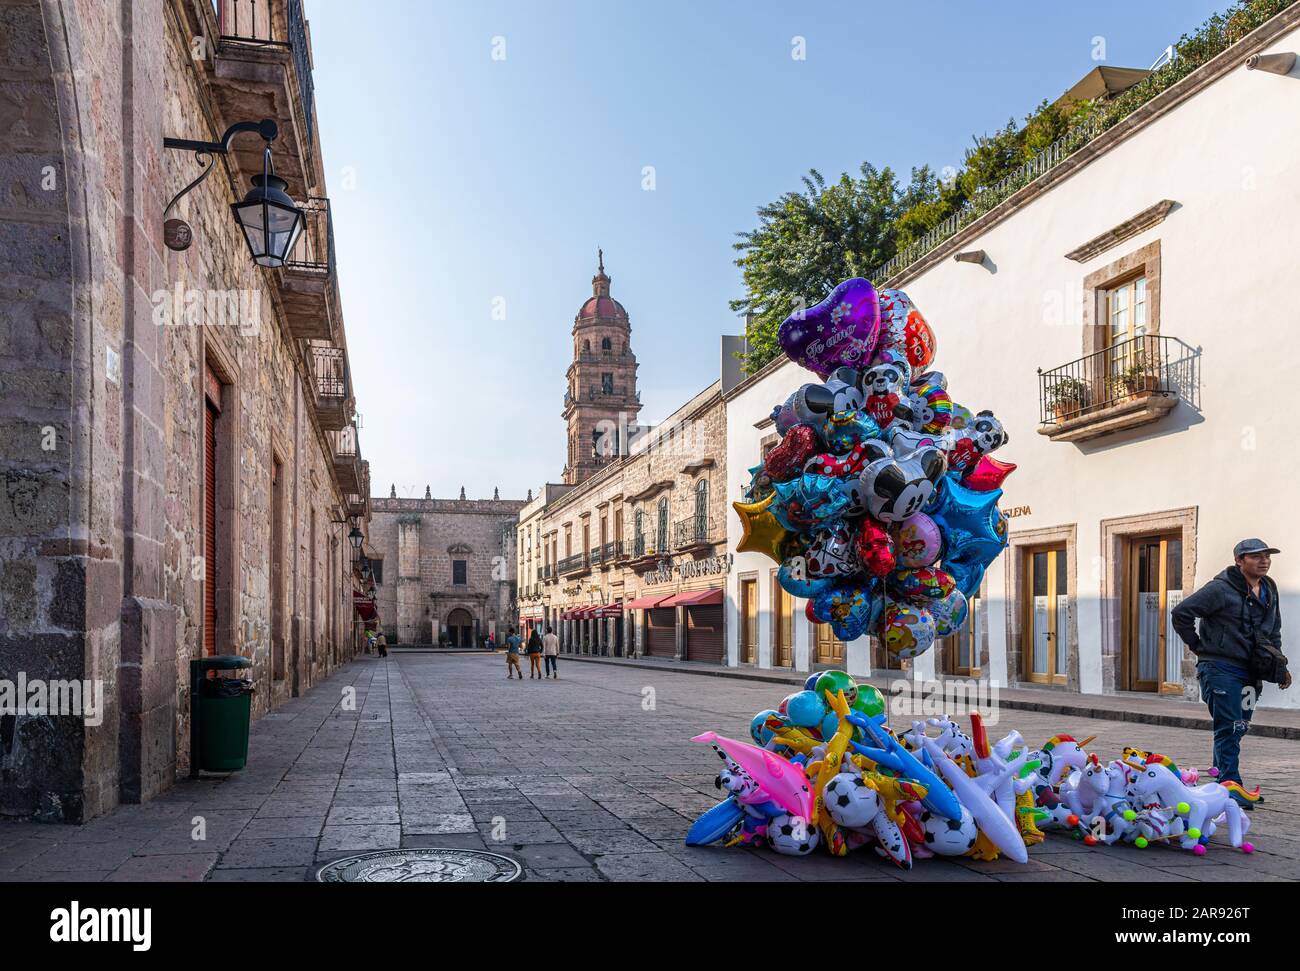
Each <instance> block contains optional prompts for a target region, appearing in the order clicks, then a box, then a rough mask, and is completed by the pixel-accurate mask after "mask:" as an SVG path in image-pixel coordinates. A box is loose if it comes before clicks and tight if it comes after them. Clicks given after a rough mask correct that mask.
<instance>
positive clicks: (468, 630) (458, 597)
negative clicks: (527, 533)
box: [369, 489, 524, 647]
mask: <svg viewBox="0 0 1300 971" xmlns="http://www.w3.org/2000/svg"><path fill="white" fill-rule="evenodd" d="M523 506H524V502H523V501H521V500H517V499H500V498H495V497H494V498H492V499H466V498H465V490H464V489H462V490H461V496H460V498H459V499H435V498H432V497H431V496H430V495H429V493H428V492H427V491H426V495H425V498H424V499H399V498H397V496H396V490H393V492H392V494H390V496H389V497H388V498H387V499H372V500H371V515H370V536H369V545H370V546H371V547H373V550H374V552H373V553H372V554H371V555H370V561H371V569H372V571H373V573H374V576H375V594H374V600H375V605H376V607H377V609H378V612H379V618H380V629H381V630H383V632H384V634H385V635H386V637H387V639H388V641H389V643H390V644H443V645H446V646H451V647H477V646H480V645H481V644H482V643H483V641H484V639H485V638H486V637H487V636H488V635H489V634H492V635H493V636H494V637H495V639H496V641H497V643H501V642H502V641H503V640H504V637H505V631H506V629H507V628H509V627H510V626H511V625H512V624H513V623H514V619H513V617H514V603H515V575H516V573H515V533H516V524H517V521H518V518H519V510H520V509H521V508H523Z"/></svg>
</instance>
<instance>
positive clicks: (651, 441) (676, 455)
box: [517, 266, 731, 662]
mask: <svg viewBox="0 0 1300 971" xmlns="http://www.w3.org/2000/svg"><path fill="white" fill-rule="evenodd" d="M603 269H604V268H603V266H602V267H601V272H600V273H598V275H597V277H596V280H595V285H596V286H597V287H598V288H599V287H600V286H601V280H602V277H604V272H603ZM607 282H608V281H607V280H606V281H605V289H606V292H607ZM593 299H595V298H593ZM591 303H592V301H591V300H588V301H587V303H585V304H584V305H583V309H582V310H580V311H579V319H581V318H582V316H583V314H584V313H585V312H586V309H587V307H588V306H590V305H591ZM620 309H621V308H620ZM624 316H626V315H624ZM574 353H575V365H577V364H580V363H581V361H582V355H583V354H584V353H585V352H584V351H583V349H582V347H581V346H575V350H574ZM629 354H630V348H629ZM572 373H573V368H572V367H571V368H570V374H572ZM632 390H633V391H635V387H633V388H632ZM635 417H636V416H635V414H633V415H632V416H631V417H630V418H629V417H627V416H626V415H624V416H621V418H620V417H616V419H615V420H619V421H620V427H621V428H626V429H628V430H629V431H628V432H627V434H626V436H625V438H624V439H623V441H622V445H621V447H620V449H619V450H618V451H617V452H615V453H614V454H612V455H610V456H607V457H606V459H605V460H604V461H602V462H601V463H600V464H599V466H598V467H597V468H595V470H594V471H591V472H589V473H587V474H586V475H585V476H584V477H582V478H581V479H580V480H579V481H575V482H568V481H566V483H547V484H546V485H544V486H543V487H542V489H541V490H540V492H539V493H538V495H537V498H536V499H533V500H532V501H531V502H529V503H528V504H527V505H526V506H525V507H524V508H523V509H522V510H521V512H520V517H519V545H518V558H517V563H518V566H517V569H518V571H519V576H520V578H521V579H520V597H519V614H518V616H519V620H520V623H521V625H522V626H523V627H525V628H529V627H535V626H539V625H550V626H552V627H553V628H555V630H556V631H557V633H559V634H560V638H561V644H562V647H563V649H564V650H565V651H569V652H583V653H598V654H606V655H613V656H635V655H637V654H648V655H654V656H659V657H667V658H677V659H684V658H689V659H695V660H711V661H717V662H720V661H721V660H722V659H723V655H724V645H725V635H724V631H723V626H722V625H723V613H724V612H723V609H722V597H723V587H724V583H725V577H726V573H727V571H728V570H729V569H730V564H731V556H730V555H729V554H728V552H727V550H726V519H725V511H726V507H725V503H726V493H727V482H726V475H727V471H726V468H727V467H726V412H725V405H724V401H723V396H722V388H721V382H718V381H715V382H714V383H713V384H711V385H710V386H709V387H708V388H705V389H704V390H703V391H702V392H700V393H699V394H698V395H696V396H695V397H693V398H692V399H691V400H690V401H688V402H686V403H685V404H683V405H682V406H681V407H680V408H678V409H677V410H676V411H674V412H673V414H671V415H669V416H668V418H667V419H665V420H664V421H663V422H662V423H660V424H659V425H656V426H653V427H646V426H641V425H638V424H636V422H635ZM570 427H571V432H572V425H571V426H570ZM570 439H571V440H570V459H569V461H570V466H569V469H568V470H567V471H571V470H572V469H573V468H574V467H575V466H574V464H573V451H572V450H573V444H572V441H573V440H572V434H571V436H570ZM570 478H572V476H567V475H566V480H567V479H570Z"/></svg>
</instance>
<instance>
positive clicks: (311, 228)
mask: <svg viewBox="0 0 1300 971" xmlns="http://www.w3.org/2000/svg"><path fill="white" fill-rule="evenodd" d="M299 208H300V209H302V214H303V225H302V232H301V233H300V234H299V236H298V240H297V242H295V243H294V244H293V249H292V250H290V251H289V258H288V259H287V260H286V261H285V265H286V266H291V267H293V268H294V269H299V270H328V271H329V272H331V273H332V272H333V271H334V225H333V218H332V217H331V215H330V201H329V199H326V198H324V197H322V196H312V197H311V198H310V199H308V200H307V201H306V202H305V203H303V205H301V206H300V207H299Z"/></svg>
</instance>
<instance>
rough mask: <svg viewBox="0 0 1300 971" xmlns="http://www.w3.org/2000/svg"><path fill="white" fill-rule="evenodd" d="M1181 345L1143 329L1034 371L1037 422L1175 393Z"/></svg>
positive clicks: (1053, 421)
mask: <svg viewBox="0 0 1300 971" xmlns="http://www.w3.org/2000/svg"><path fill="white" fill-rule="evenodd" d="M1183 358H1184V355H1183V349H1182V345H1181V344H1180V343H1179V342H1178V341H1177V340H1176V339H1174V338H1172V337H1163V336H1160V335H1158V334H1145V335H1143V336H1140V337H1133V338H1130V339H1129V340H1126V341H1121V342H1119V343H1117V344H1112V345H1111V346H1110V347H1106V348H1103V349H1102V350H1100V351H1095V352H1093V353H1092V354H1088V355H1085V356H1084V357H1081V358H1079V359H1078V360H1075V361H1071V362H1070V363H1069V364H1062V365H1061V366H1060V367H1054V368H1051V369H1050V370H1047V371H1044V370H1042V369H1041V368H1040V369H1039V371H1038V400H1039V421H1040V422H1041V423H1042V424H1044V425H1056V424H1060V423H1061V422H1065V421H1070V420H1072V419H1075V418H1081V417H1084V416H1087V415H1091V414H1095V413H1097V412H1099V411H1102V410H1104V409H1106V408H1108V407H1110V406H1112V405H1117V404H1121V403H1123V402H1125V401H1132V400H1134V399H1137V398H1145V397H1149V396H1150V395H1153V394H1161V395H1169V394H1178V389H1179V384H1180V382H1179V380H1178V370H1179V365H1180V364H1182V363H1183Z"/></svg>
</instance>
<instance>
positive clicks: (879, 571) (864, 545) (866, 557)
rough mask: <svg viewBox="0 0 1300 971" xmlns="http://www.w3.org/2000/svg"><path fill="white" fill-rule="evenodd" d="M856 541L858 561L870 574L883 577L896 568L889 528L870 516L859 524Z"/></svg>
mask: <svg viewBox="0 0 1300 971" xmlns="http://www.w3.org/2000/svg"><path fill="white" fill-rule="evenodd" d="M856 543H857V547H858V561H859V562H860V563H861V564H862V569H864V570H866V571H867V573H868V574H869V575H870V576H873V577H883V576H885V575H886V574H887V573H889V572H890V571H892V570H893V569H894V563H895V555H894V544H893V540H892V539H891V537H890V535H889V530H887V529H885V527H884V526H882V525H880V523H878V522H876V521H875V520H874V519H871V518H869V517H868V518H866V519H863V520H862V523H861V524H860V525H859V526H858V535H857V539H856Z"/></svg>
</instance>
